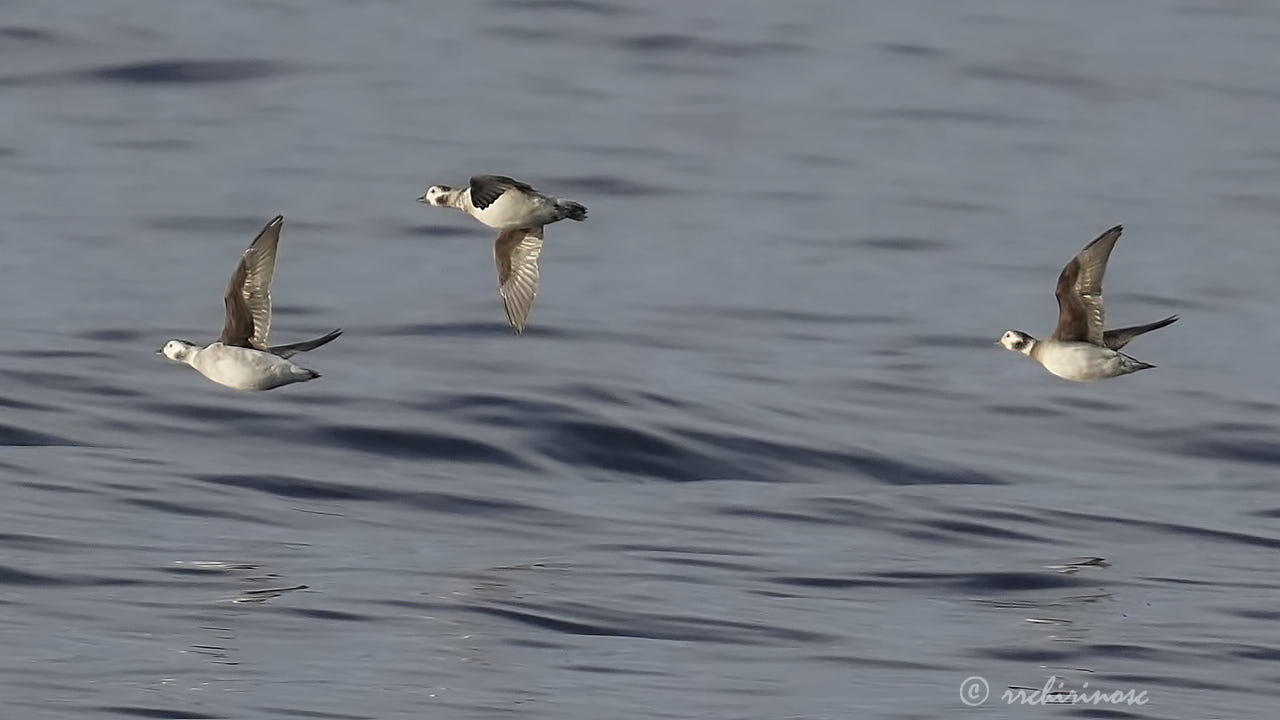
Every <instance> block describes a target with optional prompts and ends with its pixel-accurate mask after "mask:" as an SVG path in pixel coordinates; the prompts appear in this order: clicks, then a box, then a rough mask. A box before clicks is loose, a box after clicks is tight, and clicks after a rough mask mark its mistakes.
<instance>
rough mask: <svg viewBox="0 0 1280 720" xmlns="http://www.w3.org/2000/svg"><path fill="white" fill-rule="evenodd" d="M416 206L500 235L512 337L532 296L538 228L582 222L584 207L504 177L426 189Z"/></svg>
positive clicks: (496, 253) (499, 260) (501, 277)
mask: <svg viewBox="0 0 1280 720" xmlns="http://www.w3.org/2000/svg"><path fill="white" fill-rule="evenodd" d="M418 202H420V203H425V204H427V205H433V206H435V207H449V208H456V209H458V210H462V211H463V212H465V213H467V214H468V215H470V216H471V217H473V218H475V219H476V220H479V221H480V222H482V223H484V224H485V225H488V226H489V227H491V228H494V229H497V230H500V231H501V232H500V233H499V234H498V238H497V240H495V241H494V244H493V260H494V263H495V264H496V265H497V267H498V293H499V294H500V295H501V296H502V304H503V308H504V309H505V310H506V312H507V322H508V323H509V324H510V325H511V329H512V330H513V331H514V332H515V333H516V334H517V335H518V334H520V333H521V332H523V331H524V326H525V321H526V320H528V318H529V311H530V310H531V309H532V308H533V301H534V298H535V297H537V295H538V272H539V271H538V256H539V255H540V254H541V253H542V237H543V233H542V228H543V226H544V225H548V224H550V223H553V222H558V221H560V220H564V219H565V218H568V219H570V220H577V221H582V220H586V219H587V208H586V207H585V206H584V205H582V203H578V202H574V201H573V200H564V199H561V198H557V197H553V196H551V195H546V194H544V193H541V192H538V190H536V189H534V187H533V186H532V185H529V184H528V183H524V182H520V181H519V180H516V179H514V178H509V177H506V176H505V175H476V176H475V177H472V178H471V181H470V182H469V183H468V185H467V187H465V188H452V187H450V186H448V185H432V186H431V187H429V188H427V191H426V192H425V193H423V194H422V196H421V197H419V198H418Z"/></svg>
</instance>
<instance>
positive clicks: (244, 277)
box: [218, 215, 284, 349]
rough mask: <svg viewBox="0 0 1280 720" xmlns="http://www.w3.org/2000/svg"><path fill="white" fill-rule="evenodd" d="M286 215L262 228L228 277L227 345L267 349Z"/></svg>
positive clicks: (225, 333)
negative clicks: (229, 277) (279, 247)
mask: <svg viewBox="0 0 1280 720" xmlns="http://www.w3.org/2000/svg"><path fill="white" fill-rule="evenodd" d="M283 225H284V217H283V216H281V215H277V216H276V217H275V218H274V219H273V220H272V221H271V222H269V223H267V224H266V227H264V228H262V232H260V233H258V236H257V237H256V238H254V239H253V242H252V243H250V244H249V247H248V248H247V249H246V250H245V251H244V254H242V255H241V256H240V262H239V264H237V265H236V269H235V271H234V272H232V273H231V279H230V280H228V281H227V292H226V295H225V296H224V300H225V302H226V306H227V317H226V321H225V322H224V323H223V326H222V337H220V338H218V339H219V340H220V341H221V342H222V343H223V344H224V345H235V346H239V347H252V348H258V349H263V348H266V346H267V334H268V333H269V332H270V331H271V280H272V279H273V278H274V277H275V272H276V248H277V246H278V245H279V243H280V228H281V226H283Z"/></svg>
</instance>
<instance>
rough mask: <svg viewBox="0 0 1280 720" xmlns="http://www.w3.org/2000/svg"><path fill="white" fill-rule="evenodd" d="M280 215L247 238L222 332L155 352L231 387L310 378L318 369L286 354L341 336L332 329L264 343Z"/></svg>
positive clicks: (229, 286) (173, 342)
mask: <svg viewBox="0 0 1280 720" xmlns="http://www.w3.org/2000/svg"><path fill="white" fill-rule="evenodd" d="M283 225H284V217H283V216H280V215H277V216H276V217H275V218H274V219H273V220H271V222H269V223H267V225H266V227H264V228H262V232H260V233H258V236H257V237H256V238H254V239H253V242H252V243H250V244H249V247H248V248H247V249H246V250H245V251H244V254H243V255H241V256H240V262H239V263H237V264H236V269H235V271H234V272H232V273H231V279H230V280H229V281H228V282H227V292H226V295H225V297H224V300H225V302H226V320H225V321H224V323H223V326H222V335H221V336H219V337H218V339H217V340H216V341H214V342H213V343H211V344H209V345H207V346H205V347H200V346H199V345H196V344H195V343H192V342H188V341H186V340H177V339H175V340H170V341H169V342H167V343H165V345H164V347H163V348H161V349H160V350H158V351H157V353H159V354H162V355H164V356H165V357H167V358H169V359H170V360H176V361H178V362H182V363H186V364H187V365H190V366H191V367H193V368H195V369H196V371H197V372H199V373H200V374H201V375H204V376H205V377H207V378H209V379H210V380H212V381H214V382H216V383H219V384H221V385H226V386H227V387H230V388H235V389H237V390H271V389H272V388H277V387H280V386H281V385H288V384H290V383H296V382H304V381H306V380H314V379H315V378H318V377H320V373H318V372H316V371H315V370H309V369H307V368H304V367H302V366H300V365H296V364H294V363H293V362H291V361H290V360H289V359H288V358H291V357H293V356H294V355H297V354H298V353H301V352H306V351H308V350H314V349H316V348H318V347H320V346H321V345H324V344H325V343H328V342H330V341H332V340H333V339H335V338H337V337H338V336H339V335H341V334H342V330H334V331H333V332H330V333H328V334H326V335H322V336H320V337H318V338H315V339H313V340H306V341H303V342H297V343H291V344H288V345H274V346H270V345H267V333H268V332H270V330H271V280H272V279H273V277H274V276H275V270H276V248H277V247H278V245H279V243H280V228H281V227H282V226H283Z"/></svg>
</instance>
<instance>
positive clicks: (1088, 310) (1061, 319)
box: [1050, 225, 1124, 345]
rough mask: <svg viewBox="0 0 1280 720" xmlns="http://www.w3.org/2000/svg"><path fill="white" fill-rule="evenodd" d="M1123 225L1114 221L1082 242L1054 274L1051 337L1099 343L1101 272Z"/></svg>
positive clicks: (1066, 340)
mask: <svg viewBox="0 0 1280 720" xmlns="http://www.w3.org/2000/svg"><path fill="white" fill-rule="evenodd" d="M1122 232H1124V227H1123V226H1120V225H1117V226H1115V227H1113V228H1111V229H1110V230H1108V231H1106V232H1104V233H1102V234H1101V235H1099V236H1098V238H1097V239H1095V240H1094V241H1093V242H1091V243H1089V244H1088V245H1085V246H1084V249H1083V250H1081V251H1080V254H1079V255H1076V256H1075V257H1074V258H1072V259H1071V262H1069V263H1067V266H1066V267H1064V268H1062V274H1061V275H1059V276H1058V287H1057V289H1056V290H1055V291H1054V294H1055V295H1057V296H1058V326H1057V327H1056V328H1054V329H1053V335H1051V336H1050V338H1051V339H1053V340H1060V341H1063V342H1069V341H1074V342H1087V343H1092V344H1094V345H1102V344H1103V338H1102V322H1103V319H1104V316H1105V314H1106V311H1105V309H1104V308H1103V303H1102V276H1103V275H1104V274H1106V272H1107V259H1108V258H1110V257H1111V250H1112V248H1114V247H1115V246H1116V241H1117V240H1119V239H1120V233H1122Z"/></svg>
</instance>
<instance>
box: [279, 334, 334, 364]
mask: <svg viewBox="0 0 1280 720" xmlns="http://www.w3.org/2000/svg"><path fill="white" fill-rule="evenodd" d="M341 334H342V329H341V328H339V329H337V330H332V331H330V332H329V333H327V334H325V335H321V336H320V337H318V338H312V339H311V340H303V341H302V342H296V343H289V344H288V345H273V346H271V347H269V348H267V352H269V353H271V354H272V355H279V356H280V357H282V358H291V357H293V356H294V355H297V354H298V353H304V352H307V351H309V350H315V349H316V348H318V347H320V346H321V345H324V344H325V343H328V342H331V341H333V340H336V339H338V336H339V335H341Z"/></svg>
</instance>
